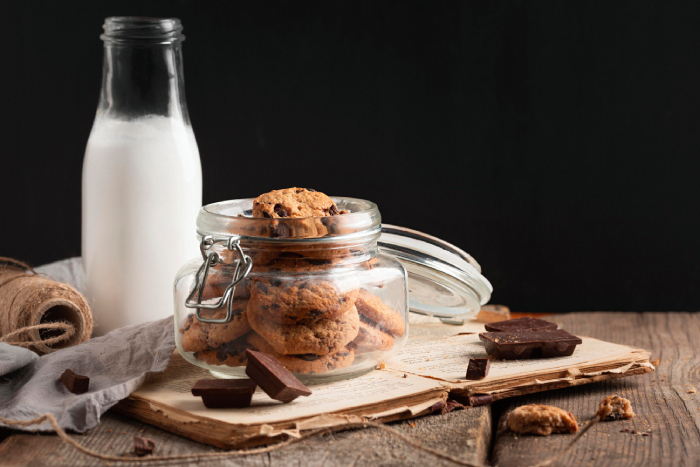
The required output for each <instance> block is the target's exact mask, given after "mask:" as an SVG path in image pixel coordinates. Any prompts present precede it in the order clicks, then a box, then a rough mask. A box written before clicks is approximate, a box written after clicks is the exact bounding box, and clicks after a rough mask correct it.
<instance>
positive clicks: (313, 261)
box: [306, 258, 333, 266]
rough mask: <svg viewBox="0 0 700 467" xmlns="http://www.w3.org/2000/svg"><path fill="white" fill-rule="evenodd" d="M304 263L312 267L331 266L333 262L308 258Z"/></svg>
mask: <svg viewBox="0 0 700 467" xmlns="http://www.w3.org/2000/svg"><path fill="white" fill-rule="evenodd" d="M306 262H307V263H309V264H312V265H314V266H323V265H324V264H331V263H332V262H333V260H332V259H323V258H308V259H307V260H306Z"/></svg>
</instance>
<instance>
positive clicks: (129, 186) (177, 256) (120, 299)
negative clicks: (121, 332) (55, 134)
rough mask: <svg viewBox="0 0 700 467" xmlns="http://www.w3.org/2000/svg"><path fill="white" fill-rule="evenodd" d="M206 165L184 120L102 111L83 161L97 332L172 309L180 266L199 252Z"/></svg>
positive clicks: (89, 284)
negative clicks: (197, 227) (197, 223)
mask: <svg viewBox="0 0 700 467" xmlns="http://www.w3.org/2000/svg"><path fill="white" fill-rule="evenodd" d="M201 205H202V168H201V164H200V160H199V150H198V148H197V142H196V141H195V138H194V133H193V132H192V127H191V126H189V125H186V124H184V123H183V122H182V121H181V120H180V119H176V118H168V117H146V118H142V119H139V120H132V121H117V120H113V119H110V118H106V117H98V118H97V119H96V120H95V124H94V126H93V128H92V133H91V134H90V139H89V140H88V144H87V149H86V151H85V161H84V165H83V227H82V228H83V232H82V250H83V251H82V255H83V268H84V270H85V279H86V288H87V298H88V301H89V303H90V306H91V308H92V313H93V317H94V319H95V323H96V325H97V326H96V328H95V332H94V335H97V336H99V335H104V334H106V333H107V332H109V331H111V330H113V329H116V328H119V327H122V326H126V325H130V324H138V323H143V322H146V321H152V320H156V319H160V318H165V317H167V316H171V315H172V314H173V281H174V278H175V274H176V273H177V271H178V269H180V267H181V266H182V265H183V264H184V263H185V262H186V261H188V260H190V259H192V258H193V257H195V256H198V255H199V249H198V243H197V238H196V232H195V221H196V217H197V212H198V210H199V208H200V207H201Z"/></svg>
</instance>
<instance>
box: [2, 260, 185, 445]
mask: <svg viewBox="0 0 700 467" xmlns="http://www.w3.org/2000/svg"><path fill="white" fill-rule="evenodd" d="M76 261H79V258H72V259H70V260H66V261H65V262H60V263H61V264H60V265H59V266H60V267H61V268H62V270H71V269H73V270H74V271H78V270H80V268H74V267H73V266H74V265H75V262H76ZM71 263H72V264H71ZM55 264H56V263H55ZM66 264H68V266H69V267H67V266H66ZM41 269H42V272H44V273H46V274H48V275H49V276H51V275H52V274H51V270H50V268H46V267H44V268H41ZM47 269H49V270H47ZM67 277H68V278H69V279H70V275H68V276H67ZM61 279H62V280H63V281H64V282H66V283H70V284H71V285H74V284H75V282H73V283H71V282H69V281H68V280H66V277H61ZM79 283H82V278H80V282H79ZM174 334H175V333H174V326H173V318H172V317H171V318H165V319H162V320H159V321H152V322H150V323H145V324H139V325H135V326H126V327H123V328H121V329H116V330H114V331H112V332H110V333H108V334H107V335H105V336H102V337H98V338H95V339H90V340H89V341H87V342H84V343H82V344H80V345H77V346H75V347H70V348H66V349H62V350H59V351H57V352H53V353H50V354H47V355H43V356H41V357H38V356H37V355H36V354H34V352H32V351H30V350H27V349H24V348H21V347H15V346H11V345H8V344H3V343H0V417H3V418H6V419H10V420H31V419H33V418H37V417H39V416H41V415H43V414H45V413H51V414H53V416H54V417H55V418H56V420H57V421H58V424H59V426H60V427H61V428H63V429H69V430H74V431H77V432H80V433H82V432H84V431H86V430H89V429H91V428H94V427H95V426H97V425H98V424H99V423H100V417H101V416H102V414H103V413H105V412H106V411H107V410H109V408H110V407H112V406H113V405H115V404H116V403H117V402H119V401H120V400H122V399H125V398H126V397H128V396H129V394H131V393H132V392H133V391H134V390H136V389H137V388H138V387H139V386H140V385H141V384H143V383H144V381H146V379H147V378H148V377H149V376H151V375H153V374H155V373H160V372H162V371H164V370H165V369H166V367H167V366H168V362H169V361H170V357H171V355H172V353H173V351H174V350H175V335H174ZM66 369H71V370H73V371H74V372H76V373H77V374H79V375H85V376H89V377H90V389H89V391H88V392H87V393H85V394H80V395H77V394H73V393H71V392H69V391H68V389H67V388H66V387H65V386H64V385H63V383H62V382H61V381H60V380H59V378H60V376H61V374H62V373H63V372H64V371H65V370H66ZM0 426H8V425H5V424H3V423H2V422H0ZM8 427H9V426H8ZM11 428H13V429H18V430H25V431H36V430H38V431H52V430H53V428H52V427H51V425H50V424H49V423H48V422H45V423H43V424H41V425H32V426H28V427H18V426H12V427H11Z"/></svg>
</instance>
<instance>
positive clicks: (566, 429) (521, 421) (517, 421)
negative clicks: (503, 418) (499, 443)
mask: <svg viewBox="0 0 700 467" xmlns="http://www.w3.org/2000/svg"><path fill="white" fill-rule="evenodd" d="M508 428H510V429H511V430H512V431H514V432H515V433H522V434H525V433H531V434H535V435H540V436H549V435H551V434H552V433H576V432H577V431H578V423H576V418H575V417H574V416H573V414H572V413H571V412H567V411H566V410H562V409H560V408H559V407H552V406H551V405H540V404H531V405H523V406H521V407H518V408H517V409H515V410H513V411H512V412H511V413H510V414H508Z"/></svg>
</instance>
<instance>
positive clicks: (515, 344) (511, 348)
mask: <svg viewBox="0 0 700 467" xmlns="http://www.w3.org/2000/svg"><path fill="white" fill-rule="evenodd" d="M479 339H480V340H481V341H482V342H483V343H484V346H485V347H486V352H487V353H488V354H489V355H492V356H494V357H495V358H497V359H499V360H516V359H526V358H551V357H567V356H569V355H572V354H573V353H574V349H575V348H576V346H577V345H578V344H580V343H582V342H583V341H582V340H581V338H580V337H576V336H574V335H573V334H569V333H568V332H566V331H564V330H563V329H557V330H556V331H542V330H539V331H525V332H482V333H481V334H479Z"/></svg>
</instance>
